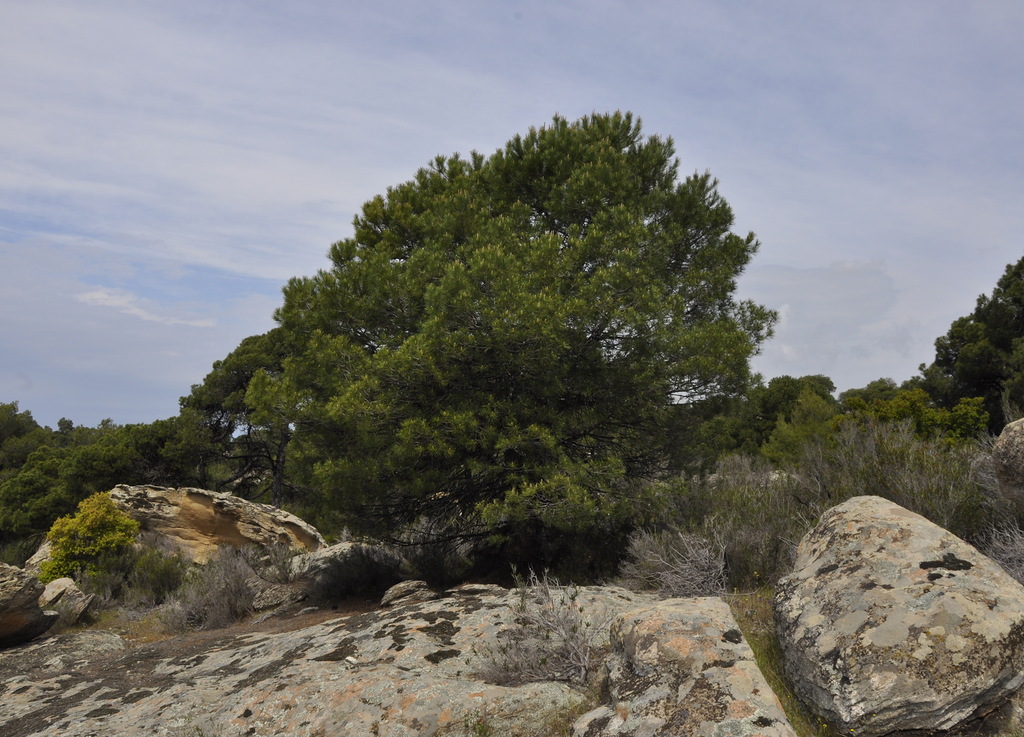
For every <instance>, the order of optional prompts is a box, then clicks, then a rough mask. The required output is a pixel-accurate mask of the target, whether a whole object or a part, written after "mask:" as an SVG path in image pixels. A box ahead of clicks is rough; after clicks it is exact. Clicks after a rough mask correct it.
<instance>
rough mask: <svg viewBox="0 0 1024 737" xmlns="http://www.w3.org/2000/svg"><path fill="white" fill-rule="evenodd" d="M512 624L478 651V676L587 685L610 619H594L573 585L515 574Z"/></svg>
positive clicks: (501, 682) (495, 680)
mask: <svg viewBox="0 0 1024 737" xmlns="http://www.w3.org/2000/svg"><path fill="white" fill-rule="evenodd" d="M516 593H517V594H518V599H517V600H516V601H515V603H514V604H513V605H512V626H511V627H510V628H508V629H507V630H505V631H504V632H502V634H501V636H500V637H501V641H500V642H499V643H498V644H495V645H491V646H489V647H487V648H485V649H483V650H482V651H481V652H479V653H478V655H480V656H481V658H482V661H483V663H484V665H483V667H482V669H481V672H480V676H481V677H482V678H483V679H484V680H486V681H489V682H491V683H497V684H499V685H519V684H522V683H529V682H531V681H566V682H568V683H573V684H576V685H578V686H579V685H583V684H586V683H587V682H588V680H589V678H590V676H591V675H592V674H593V671H594V668H595V666H596V665H597V662H598V655H599V653H600V647H599V641H600V638H601V637H602V636H603V629H604V627H605V625H607V622H594V621H593V620H591V619H590V618H589V616H588V613H587V612H586V611H585V608H584V607H583V606H582V604H581V603H580V601H579V593H580V592H579V589H578V588H577V587H576V586H574V585H568V586H560V585H559V584H558V582H557V581H556V580H554V579H551V578H549V577H548V575H547V574H546V573H545V574H544V575H542V576H537V575H536V574H535V573H534V572H532V571H531V572H530V574H529V575H528V576H527V577H526V578H525V579H517V587H516Z"/></svg>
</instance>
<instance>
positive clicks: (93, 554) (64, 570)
mask: <svg viewBox="0 0 1024 737" xmlns="http://www.w3.org/2000/svg"><path fill="white" fill-rule="evenodd" d="M138 532H139V523H138V522H136V521H135V520H133V519H132V518H131V517H129V516H128V515H127V514H125V513H124V512H122V511H121V510H119V509H118V508H117V507H116V506H115V505H114V502H113V501H112V500H111V498H110V494H107V493H101V494H93V495H92V496H90V497H88V498H86V499H83V500H82V501H81V502H80V503H79V505H78V511H77V512H76V513H75V514H74V515H73V516H67V517H61V518H60V519H58V520H57V521H56V522H54V523H53V526H52V527H51V528H50V531H49V532H48V533H47V535H46V537H47V539H48V540H49V541H50V542H51V543H52V544H53V551H52V553H51V555H50V559H49V560H47V561H45V562H44V563H43V565H42V566H41V569H40V573H39V580H40V581H42V582H43V583H48V582H49V581H53V580H54V579H57V578H62V577H64V576H73V575H75V573H76V572H77V571H79V570H80V569H85V568H88V567H89V566H90V565H92V564H94V563H95V561H96V560H97V559H98V558H99V557H100V556H102V555H111V554H112V555H116V554H118V553H120V552H122V551H124V550H126V549H127V548H129V547H130V546H131V545H132V543H133V542H135V536H136V535H137V534H138Z"/></svg>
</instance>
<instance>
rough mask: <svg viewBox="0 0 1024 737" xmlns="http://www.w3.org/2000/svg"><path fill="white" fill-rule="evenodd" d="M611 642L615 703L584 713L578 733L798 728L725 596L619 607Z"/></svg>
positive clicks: (787, 732) (780, 734) (610, 736)
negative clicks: (623, 609) (626, 609)
mask: <svg viewBox="0 0 1024 737" xmlns="http://www.w3.org/2000/svg"><path fill="white" fill-rule="evenodd" d="M611 647H612V656H611V657H610V658H609V659H608V661H607V666H606V667H607V683H608V690H609V692H610V694H611V702H610V703H609V704H606V705H604V706H601V707H599V708H597V709H595V710H593V711H591V712H589V713H587V714H585V715H584V716H582V717H581V718H580V719H579V720H578V721H577V722H576V724H575V727H574V732H573V734H574V735H575V736H576V737H649V736H651V735H669V734H673V735H674V734H686V735H705V736H706V737H717V736H718V735H730V736H732V737H742V736H743V735H763V736H764V737H769V736H772V737H790V736H791V735H795V732H794V731H793V728H792V726H791V725H790V723H789V721H788V720H787V719H786V716H785V713H784V712H783V710H782V706H781V704H780V703H779V700H778V699H777V698H776V697H775V694H774V693H772V691H771V689H770V688H769V686H768V684H767V683H766V682H765V680H764V676H763V675H762V674H761V671H760V670H759V669H758V667H757V664H756V662H755V661H754V654H753V652H752V651H751V649H750V646H749V645H748V644H747V642H746V640H744V639H743V635H742V633H741V632H740V630H739V628H738V627H737V625H736V621H735V620H734V619H733V617H732V613H731V612H730V611H729V607H728V606H727V605H726V603H725V602H724V601H722V600H721V599H718V598H700V599H668V600H666V601H663V602H660V603H658V604H655V605H652V606H647V607H643V608H640V609H634V610H632V611H629V612H626V613H625V614H621V615H619V616H618V617H617V618H616V619H615V621H614V622H613V623H612V626H611Z"/></svg>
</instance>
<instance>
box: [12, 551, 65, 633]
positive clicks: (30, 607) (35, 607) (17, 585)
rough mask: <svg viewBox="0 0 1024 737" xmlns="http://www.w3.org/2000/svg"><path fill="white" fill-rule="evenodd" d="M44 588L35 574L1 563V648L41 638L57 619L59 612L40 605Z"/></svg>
mask: <svg viewBox="0 0 1024 737" xmlns="http://www.w3.org/2000/svg"><path fill="white" fill-rule="evenodd" d="M43 591H44V588H43V585H42V584H41V583H39V579H37V578H36V577H35V576H33V575H32V574H30V573H26V572H25V571H23V570H21V569H20V568H15V567H14V566H9V565H7V564H5V563H0V647H11V646H13V645H18V644H20V643H22V642H27V641H29V640H31V639H32V638H34V637H38V636H39V635H41V634H43V633H44V632H46V630H48V629H50V627H52V626H53V623H54V622H56V621H57V616H58V615H57V613H56V612H51V611H44V610H43V609H42V608H41V607H40V606H39V596H40V595H41V594H42V593H43Z"/></svg>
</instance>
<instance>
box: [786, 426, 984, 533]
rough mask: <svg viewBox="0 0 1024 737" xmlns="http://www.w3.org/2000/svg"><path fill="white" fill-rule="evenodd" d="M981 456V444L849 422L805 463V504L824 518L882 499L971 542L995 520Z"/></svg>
mask: <svg viewBox="0 0 1024 737" xmlns="http://www.w3.org/2000/svg"><path fill="white" fill-rule="evenodd" d="M980 455H982V453H981V451H980V450H979V448H978V446H977V445H976V444H971V443H960V444H954V445H951V444H950V443H947V442H945V441H943V440H942V439H940V438H931V439H928V438H920V437H918V436H917V435H916V434H915V432H914V428H913V425H912V424H911V423H910V421H903V422H899V423H893V422H882V421H879V420H874V419H870V418H868V419H861V420H860V421H847V422H844V423H842V424H841V425H840V427H839V430H838V431H837V432H836V434H835V436H834V439H833V442H832V443H830V444H821V445H817V446H814V447H812V448H808V449H807V452H806V453H805V454H804V455H803V456H802V457H801V459H800V462H799V466H798V468H797V471H796V476H797V477H798V479H799V480H800V485H801V489H800V499H801V501H802V502H803V503H804V504H806V505H807V506H808V508H810V509H813V511H814V512H815V516H817V515H820V514H821V513H822V512H824V511H825V510H826V509H828V508H829V507H832V506H835V505H836V504H839V503H841V502H843V501H846V500H847V499H849V498H851V497H854V496H860V495H865V494H870V495H874V496H880V497H883V498H885V499H888V500H890V501H892V502H895V503H896V504H899V505H900V506H903V507H906V508H907V509H909V510H910V511H912V512H916V513H918V514H920V515H921V516H923V517H925V518H927V519H929V520H931V521H932V522H934V523H935V524H937V525H939V526H940V527H943V528H945V529H947V530H950V531H951V532H953V533H954V534H956V535H959V536H960V537H963V538H967V539H972V538H976V537H977V535H978V534H979V533H981V532H983V531H984V529H985V528H986V527H987V525H988V520H989V516H990V513H991V508H990V505H989V504H988V503H987V500H986V494H985V483H984V481H983V480H982V478H981V474H980V473H979V470H980V469H982V468H983V467H984V464H983V463H980V461H981V459H980V458H979V456H980Z"/></svg>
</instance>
